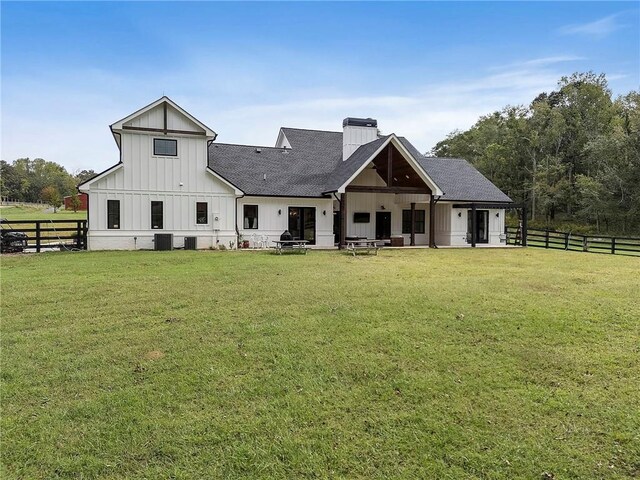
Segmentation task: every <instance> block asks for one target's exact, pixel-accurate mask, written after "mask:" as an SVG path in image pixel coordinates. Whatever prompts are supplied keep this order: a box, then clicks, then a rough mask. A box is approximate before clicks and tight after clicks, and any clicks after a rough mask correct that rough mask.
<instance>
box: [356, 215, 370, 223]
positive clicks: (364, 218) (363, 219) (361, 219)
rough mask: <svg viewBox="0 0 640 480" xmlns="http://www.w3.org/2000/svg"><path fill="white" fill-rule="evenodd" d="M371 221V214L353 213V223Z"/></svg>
mask: <svg viewBox="0 0 640 480" xmlns="http://www.w3.org/2000/svg"><path fill="white" fill-rule="evenodd" d="M370 221H371V214H370V213H369V212H354V213H353V223H369V222H370Z"/></svg>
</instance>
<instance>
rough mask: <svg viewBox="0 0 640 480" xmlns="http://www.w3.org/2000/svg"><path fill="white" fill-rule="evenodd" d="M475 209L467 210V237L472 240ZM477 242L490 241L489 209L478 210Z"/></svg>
mask: <svg viewBox="0 0 640 480" xmlns="http://www.w3.org/2000/svg"><path fill="white" fill-rule="evenodd" d="M472 231H473V210H468V211H467V237H468V241H469V242H471V232H472ZM476 243H489V210H476Z"/></svg>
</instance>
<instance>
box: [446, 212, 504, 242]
mask: <svg viewBox="0 0 640 480" xmlns="http://www.w3.org/2000/svg"><path fill="white" fill-rule="evenodd" d="M449 206H450V208H451V216H450V219H451V226H450V237H451V242H450V243H449V244H448V245H452V246H468V245H470V243H467V218H468V214H469V211H470V209H471V207H469V208H452V206H451V205H449ZM478 210H489V243H488V244H489V245H501V244H504V241H503V240H502V238H503V237H502V236H503V234H504V216H505V211H504V209H499V208H491V209H486V208H482V209H478ZM458 214H460V215H459V216H458Z"/></svg>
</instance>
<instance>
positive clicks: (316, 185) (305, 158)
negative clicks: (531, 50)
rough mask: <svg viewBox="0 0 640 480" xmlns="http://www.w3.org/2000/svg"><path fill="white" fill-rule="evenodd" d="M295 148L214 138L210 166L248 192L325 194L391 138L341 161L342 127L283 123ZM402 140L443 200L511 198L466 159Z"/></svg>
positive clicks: (363, 147) (210, 153)
mask: <svg viewBox="0 0 640 480" xmlns="http://www.w3.org/2000/svg"><path fill="white" fill-rule="evenodd" d="M282 131H283V132H284V134H285V136H286V137H287V140H288V141H289V143H290V144H291V148H287V149H284V148H274V147H256V146H251V145H232V144H221V143H212V144H211V145H210V146H209V168H211V169H212V170H213V171H215V172H216V173H217V174H219V175H220V176H222V177H223V178H225V179H226V180H228V181H229V182H231V183H232V184H234V185H235V186H236V187H238V188H239V189H240V190H242V191H243V192H244V193H245V195H256V196H287V197H322V196H324V194H325V193H326V192H332V191H335V190H337V189H338V188H339V187H340V186H341V185H342V184H343V183H344V182H346V181H347V180H348V179H349V178H350V177H351V176H352V175H353V174H354V173H355V172H356V171H357V170H358V168H360V167H361V166H362V165H363V163H364V162H366V161H367V160H368V159H369V158H370V157H371V155H372V154H373V153H375V151H376V150H377V149H378V148H379V147H380V146H381V145H382V144H383V143H384V142H385V141H386V140H387V138H388V136H385V137H380V138H378V139H377V140H374V141H373V142H370V143H367V144H365V145H362V146H360V147H359V148H358V149H357V150H356V151H355V152H354V153H353V154H352V155H351V156H350V157H349V158H348V159H347V160H346V161H344V162H343V161H342V132H327V131H321V130H302V129H297V128H283V129H282ZM399 139H400V141H401V142H402V144H403V145H404V146H405V147H406V148H407V150H408V151H409V152H410V153H411V154H412V155H413V156H414V157H415V159H416V160H417V161H418V163H419V164H420V166H421V167H422V168H423V169H424V170H425V172H426V173H427V175H429V177H431V178H432V179H433V181H434V182H435V183H436V184H437V185H438V186H439V187H440V189H441V190H442V191H443V192H444V195H443V197H442V199H443V200H457V201H477V202H511V199H510V198H509V197H508V196H507V195H505V194H504V193H503V192H502V191H500V189H498V188H497V187H496V186H495V185H493V183H491V182H490V181H489V180H488V179H487V178H486V177H484V176H483V175H482V174H481V173H480V172H479V171H478V170H476V169H475V168H474V167H473V166H472V165H471V164H469V163H468V162H467V161H466V160H462V159H451V158H435V157H425V156H423V155H422V154H420V152H418V150H417V149H416V148H415V147H414V146H413V145H412V144H411V143H410V142H409V141H408V140H407V139H406V138H404V137H399Z"/></svg>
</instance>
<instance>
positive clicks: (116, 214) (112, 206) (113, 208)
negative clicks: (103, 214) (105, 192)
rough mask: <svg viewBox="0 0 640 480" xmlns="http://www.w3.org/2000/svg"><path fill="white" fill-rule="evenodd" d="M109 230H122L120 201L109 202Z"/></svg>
mask: <svg viewBox="0 0 640 480" xmlns="http://www.w3.org/2000/svg"><path fill="white" fill-rule="evenodd" d="M107 228H110V229H119V228H120V200H107Z"/></svg>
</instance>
